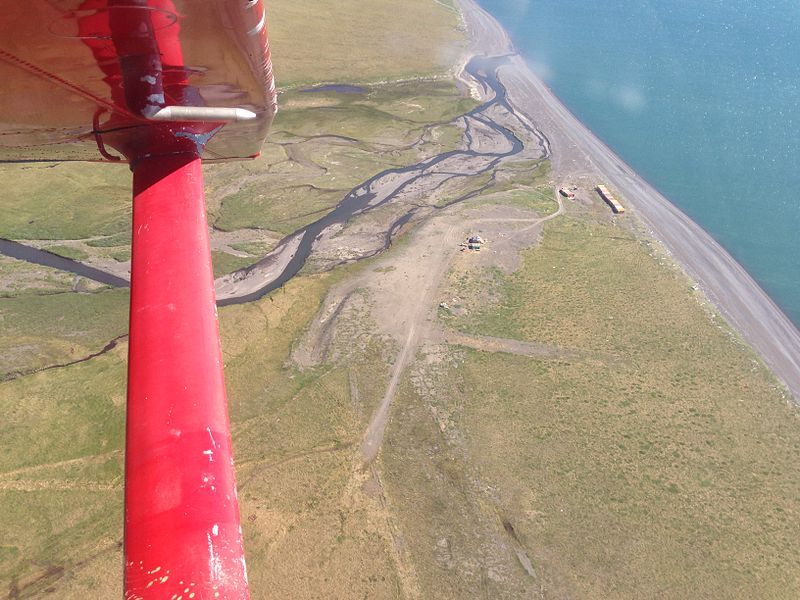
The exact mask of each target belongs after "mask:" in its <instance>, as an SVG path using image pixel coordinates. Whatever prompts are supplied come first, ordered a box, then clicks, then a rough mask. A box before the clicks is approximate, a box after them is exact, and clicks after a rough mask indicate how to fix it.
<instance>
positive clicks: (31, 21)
mask: <svg viewBox="0 0 800 600" xmlns="http://www.w3.org/2000/svg"><path fill="white" fill-rule="evenodd" d="M0 7H2V18H0V81H2V85H0V111H2V112H1V113H0V121H2V123H0V161H8V160H13V161H19V160H92V161H95V160H96V161H116V160H122V161H125V160H128V159H127V158H126V156H125V150H126V149H125V148H120V147H119V146H120V143H119V138H120V135H119V132H120V131H125V136H124V139H125V140H130V139H131V137H136V136H137V135H138V133H137V131H136V129H137V128H140V129H141V130H142V131H143V132H144V131H145V130H146V129H147V128H150V129H151V130H152V125H153V123H154V122H155V121H154V118H157V115H156V114H155V113H156V112H157V111H158V110H159V109H162V108H164V107H190V108H191V109H192V110H195V111H196V109H201V108H205V109H212V110H211V111H207V112H206V113H205V116H204V117H203V113H197V114H200V115H201V117H202V119H203V120H204V121H206V122H214V121H215V120H216V119H215V116H214V115H216V114H223V113H224V112H225V111H219V110H217V109H229V110H228V115H227V116H226V118H224V119H222V118H221V119H220V120H221V121H225V122H226V123H227V124H226V125H225V126H224V127H221V126H220V127H216V128H214V127H210V128H209V133H212V132H213V133H214V135H213V137H212V138H211V139H210V140H208V142H207V144H198V147H203V150H202V158H203V159H204V160H220V159H229V158H247V157H252V156H254V155H257V154H258V152H259V151H260V148H261V144H262V143H263V140H264V138H265V136H266V132H267V129H268V128H269V125H270V122H271V120H272V117H273V115H274V113H275V106H276V94H275V84H274V80H273V75H272V64H271V60H270V53H269V45H268V42H267V32H266V15H265V9H264V7H263V5H262V3H261V2H258V1H248V0H29V1H26V2H20V1H19V0H0ZM143 72H145V73H147V74H146V75H144V76H142V75H141V74H142V73H143ZM131 77H136V78H137V80H136V81H131ZM234 107H235V108H239V109H246V110H248V111H251V112H252V113H255V115H256V116H255V118H251V119H249V120H241V121H239V120H237V119H235V118H231V117H230V114H232V113H231V111H230V109H232V108H234ZM215 111H216V112H215ZM183 114H184V115H185V114H187V113H183ZM197 114H195V115H194V116H192V117H189V118H191V119H194V120H199V119H198V118H197ZM209 114H210V115H211V116H209ZM163 116H164V113H162V117H163ZM250 116H251V117H252V115H250ZM181 118H182V117H181V116H180V115H178V116H177V117H176V116H175V114H172V116H171V118H170V120H171V121H173V122H174V121H179V120H181ZM231 121H233V122H231ZM195 130H196V128H195ZM132 134H133V135H132ZM203 141H204V142H205V140H203ZM126 143H127V142H126Z"/></svg>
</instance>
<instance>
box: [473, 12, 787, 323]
mask: <svg viewBox="0 0 800 600" xmlns="http://www.w3.org/2000/svg"><path fill="white" fill-rule="evenodd" d="M479 2H480V4H481V5H482V6H483V7H484V8H485V9H487V10H488V11H489V12H491V13H492V14H493V15H494V16H495V17H496V18H497V19H498V20H499V21H500V22H501V23H502V24H503V25H504V26H505V28H506V29H507V30H508V32H509V33H510V35H511V37H512V39H513V40H514V43H515V45H516V46H517V48H518V49H519V51H520V52H521V53H522V54H523V55H524V56H525V57H526V59H527V61H528V62H529V64H530V65H531V66H532V67H533V68H534V69H535V70H536V72H537V73H538V74H539V75H540V76H541V77H542V78H543V79H544V80H545V81H546V82H547V84H548V85H549V86H550V87H551V89H553V91H554V92H555V93H556V95H558V97H559V98H560V99H561V100H562V101H563V102H564V103H565V104H566V105H567V106H568V107H569V108H570V110H572V112H573V113H574V114H575V115H577V116H578V117H579V118H580V119H581V120H582V121H583V122H584V123H585V124H586V125H587V126H588V127H589V128H590V129H592V131H594V132H595V133H596V134H597V135H598V136H599V137H600V138H601V139H602V140H603V141H605V142H606V143H607V144H608V145H609V146H611V147H612V148H613V149H614V150H615V151H616V152H617V153H618V154H620V155H621V156H622V157H623V159H624V160H625V161H626V162H627V163H628V164H630V165H631V166H632V167H634V169H636V171H637V172H638V173H639V174H640V175H641V176H643V177H644V178H645V179H647V180H648V181H649V182H650V183H651V184H653V185H654V186H655V187H656V188H658V189H659V190H660V191H661V192H662V193H663V194H664V195H666V196H667V197H668V198H669V199H670V200H672V201H673V202H674V203H675V204H676V205H678V206H679V207H680V208H681V209H682V210H683V211H684V212H686V213H687V214H688V215H689V216H691V217H692V218H693V219H694V220H695V221H696V222H697V223H699V224H700V225H701V226H702V227H703V228H704V229H705V230H706V231H708V232H709V233H710V234H711V235H713V236H714V237H715V238H716V239H717V240H718V241H719V242H721V243H722V245H723V246H725V248H726V249H727V250H728V251H729V252H730V253H731V254H733V255H734V256H735V257H736V258H737V260H739V262H740V263H741V264H742V265H744V267H745V268H746V269H747V270H748V272H749V273H750V274H751V275H752V276H753V277H754V278H755V279H756V280H757V281H758V282H759V283H760V284H761V286H762V287H763V288H764V289H765V290H766V291H767V292H768V293H769V294H770V296H771V297H772V298H773V299H774V300H775V301H776V302H777V303H778V304H779V305H780V306H781V307H782V308H783V309H784V311H785V312H786V313H787V314H788V315H789V317H790V318H791V319H792V320H793V321H794V322H795V323H796V324H800V2H797V0H764V1H759V2H753V0H668V1H664V0H614V1H611V0H598V1H597V2H585V1H583V0H479Z"/></svg>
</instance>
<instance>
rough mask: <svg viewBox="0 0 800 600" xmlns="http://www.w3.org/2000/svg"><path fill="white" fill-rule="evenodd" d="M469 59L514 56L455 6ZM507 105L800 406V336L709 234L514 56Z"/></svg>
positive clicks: (473, 13) (486, 18) (491, 23)
mask: <svg viewBox="0 0 800 600" xmlns="http://www.w3.org/2000/svg"><path fill="white" fill-rule="evenodd" d="M459 4H460V6H461V8H462V11H463V14H464V18H465V21H466V24H467V27H468V28H469V31H470V34H471V36H472V41H473V49H474V52H476V53H487V54H490V55H492V54H507V53H511V54H515V50H514V49H513V46H512V45H511V43H510V41H509V38H508V36H507V34H506V33H505V31H504V30H503V28H502V27H501V26H500V25H499V24H498V23H497V21H496V20H495V19H494V18H493V17H492V16H491V15H489V14H488V13H486V12H485V11H484V10H483V9H481V8H480V7H479V6H478V5H477V4H476V3H475V2H474V1H473V0H459ZM499 78H500V81H501V82H502V83H503V84H504V85H505V86H506V89H507V92H508V96H509V100H510V103H511V104H512V105H513V106H514V108H515V109H516V110H518V111H519V112H520V113H521V114H522V115H523V116H527V117H528V118H529V119H530V120H531V121H532V122H534V123H535V124H536V127H537V128H538V129H540V130H542V131H543V132H544V133H545V135H546V136H547V138H548V139H549V140H550V143H551V145H552V148H553V153H552V159H551V160H552V166H553V172H554V174H555V175H556V176H557V177H566V178H577V177H580V176H582V175H583V176H593V177H597V178H601V179H604V180H606V181H608V182H610V183H611V185H612V186H613V187H615V188H616V189H617V190H619V191H620V192H621V195H622V196H623V198H624V199H625V201H626V202H627V203H628V205H630V206H632V207H633V208H634V212H635V213H636V214H637V215H638V216H639V217H640V218H641V219H642V220H643V221H644V222H645V224H646V225H647V226H648V227H649V228H650V230H651V233H652V234H653V236H654V237H655V238H657V239H658V240H660V241H661V242H662V243H663V244H664V246H665V247H666V248H667V249H668V250H669V252H670V253H671V254H672V256H673V257H674V258H675V259H676V261H677V262H678V263H679V264H680V265H681V266H682V267H683V268H684V269H685V271H686V272H687V273H688V275H689V276H690V277H691V278H692V279H694V280H696V281H697V282H698V284H699V285H700V287H701V288H702V290H703V292H705V294H706V295H707V296H708V298H709V299H710V300H711V301H712V302H713V303H714V304H715V306H716V307H717V308H718V309H719V311H720V312H721V313H722V314H723V316H724V317H725V318H726V319H727V320H728V322H729V323H730V324H731V325H732V326H733V327H734V328H735V329H736V330H737V331H738V332H739V333H740V334H741V335H742V337H743V338H744V339H745V340H746V341H747V342H748V343H749V344H750V345H751V346H752V347H753V348H754V349H755V350H756V351H757V352H758V353H759V354H760V355H761V357H762V358H763V359H764V362H766V363H767V365H768V366H769V367H770V368H771V369H772V371H773V372H774V373H775V375H776V376H777V377H778V378H779V379H780V380H781V381H783V382H784V384H786V386H787V387H788V388H789V390H790V391H791V392H792V394H793V395H794V398H795V401H796V402H800V331H798V329H797V328H796V327H795V326H794V324H793V323H792V322H791V321H790V320H789V319H788V317H786V315H784V314H783V312H782V311H781V310H780V309H779V308H778V306H777V305H775V303H774V302H773V301H772V300H771V299H770V298H769V296H767V294H766V293H765V292H764V291H763V290H762V289H761V288H760V287H759V286H758V284H757V283H756V282H755V281H754V280H753V278H752V277H750V275H749V274H748V273H747V272H746V271H745V270H744V269H743V268H742V266H741V265H739V263H737V262H736V260H734V258H733V257H732V256H731V255H730V254H729V253H728V252H727V251H726V250H725V249H724V248H722V246H720V245H719V244H718V243H717V242H716V241H715V240H714V239H713V238H712V237H711V236H710V235H708V234H707V233H706V232H705V231H703V230H702V229H701V228H700V227H699V226H698V225H697V224H696V223H694V222H693V221H692V220H691V219H689V217H687V216H686V215H685V214H683V213H682V212H681V211H680V210H678V209H677V208H676V207H675V206H674V205H673V204H671V203H670V202H669V201H668V200H667V199H666V198H665V197H664V196H663V195H661V194H660V193H659V192H658V191H657V190H656V189H655V188H653V187H652V186H651V185H650V184H648V183H647V182H646V181H644V180H643V179H642V178H641V177H639V176H638V175H637V174H636V173H635V172H634V171H633V169H631V168H630V167H629V166H628V165H626V164H625V163H624V162H623V161H622V159H620V158H619V157H618V156H617V155H616V154H614V152H613V151H612V150H611V149H610V148H608V146H606V145H605V144H603V142H601V141H600V140H599V139H598V138H597V137H596V136H595V135H594V134H593V133H592V132H591V131H589V129H587V128H586V126H584V125H583V123H581V122H580V121H579V120H578V119H577V118H576V117H575V116H574V115H573V114H572V113H570V112H569V110H568V109H567V108H566V107H565V106H564V105H563V104H562V103H561V101H560V100H558V98H556V96H555V95H554V94H553V93H552V92H551V91H550V90H549V89H548V88H547V86H546V85H545V84H544V83H543V82H542V81H541V79H539V78H538V77H537V76H536V75H535V74H534V73H533V72H532V71H531V70H530V69H529V68H528V66H527V65H526V64H525V62H524V61H523V60H522V58H521V57H520V56H518V55H516V54H515V55H514V56H513V57H512V58H511V60H510V61H509V62H508V63H507V64H506V65H504V66H502V67H500V69H499Z"/></svg>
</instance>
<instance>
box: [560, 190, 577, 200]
mask: <svg viewBox="0 0 800 600" xmlns="http://www.w3.org/2000/svg"><path fill="white" fill-rule="evenodd" d="M558 193H559V194H561V195H562V196H564V198H569V199H570V200H572V199H573V198H575V192H573V191H572V190H570V189H567V188H563V187H562V188H561V189H559V190H558Z"/></svg>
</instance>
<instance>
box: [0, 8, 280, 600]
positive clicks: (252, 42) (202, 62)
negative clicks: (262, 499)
mask: <svg viewBox="0 0 800 600" xmlns="http://www.w3.org/2000/svg"><path fill="white" fill-rule="evenodd" d="M0 6H1V7H2V10H3V15H4V16H3V19H2V21H0V77H2V78H3V82H4V84H3V87H2V90H0V109H2V114H1V115H0V119H1V120H2V123H0V160H98V161H110V162H127V163H129V164H130V167H131V170H132V171H133V248H132V265H131V271H132V273H131V307H130V350H129V364H128V408H127V426H126V427H127V435H126V454H125V598H126V600H135V599H142V600H144V599H150V598H178V597H182V598H184V599H191V598H197V599H200V598H222V599H242V598H249V593H248V589H247V576H246V571H245V563H244V548H243V543H242V533H241V528H240V526H239V509H238V501H237V497H236V484H235V480H234V471H233V458H232V452H231V436H230V429H229V425H228V414H227V401H226V396H225V386H224V380H223V372H222V360H221V354H220V345H219V333H218V325H217V313H216V305H215V299H214V283H213V276H212V269H211V255H210V250H209V240H208V227H207V223H206V211H205V201H204V196H203V178H202V173H201V169H200V162H201V158H202V159H205V160H225V159H230V158H246V157H251V156H254V155H256V154H257V153H258V152H259V150H260V147H261V144H262V143H263V140H264V136H265V135H266V132H267V129H268V128H269V125H270V123H271V121H272V117H273V115H274V113H275V109H276V108H275V86H274V82H273V76H272V67H271V62H270V55H269V46H268V42H267V30H266V26H265V18H266V15H265V9H264V7H263V5H262V3H261V1H260V0H248V1H245V0H191V1H190V0H183V1H179V0H174V1H173V0H30V1H28V2H19V1H18V0H0ZM98 202H102V198H98Z"/></svg>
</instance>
